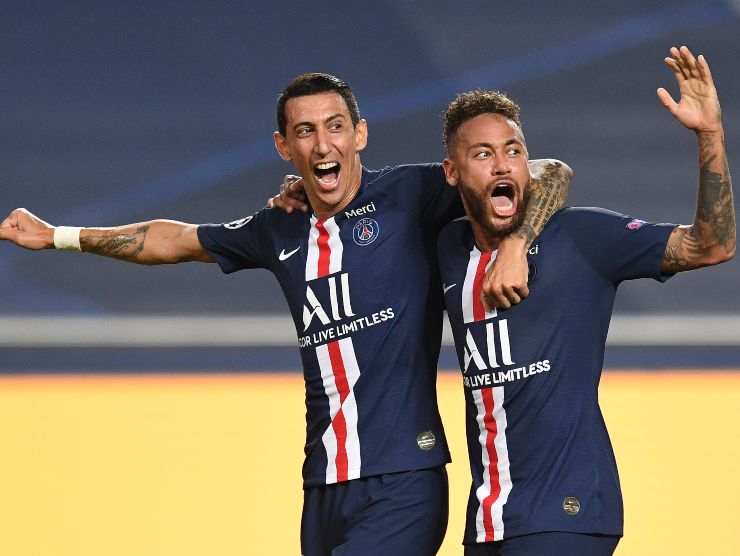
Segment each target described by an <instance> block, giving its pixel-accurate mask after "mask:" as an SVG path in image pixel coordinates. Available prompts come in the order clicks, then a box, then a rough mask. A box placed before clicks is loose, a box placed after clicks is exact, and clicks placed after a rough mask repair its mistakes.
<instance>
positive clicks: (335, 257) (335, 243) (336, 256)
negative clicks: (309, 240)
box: [324, 216, 344, 274]
mask: <svg viewBox="0 0 740 556" xmlns="http://www.w3.org/2000/svg"><path fill="white" fill-rule="evenodd" d="M324 229H325V230H326V231H327V232H329V250H330V252H331V255H330V256H329V274H334V273H335V272H339V271H340V270H342V253H343V252H344V247H343V246H342V240H341V239H340V238H339V226H337V223H336V222H334V217H333V216H332V217H331V218H327V219H326V220H325V221H324Z"/></svg>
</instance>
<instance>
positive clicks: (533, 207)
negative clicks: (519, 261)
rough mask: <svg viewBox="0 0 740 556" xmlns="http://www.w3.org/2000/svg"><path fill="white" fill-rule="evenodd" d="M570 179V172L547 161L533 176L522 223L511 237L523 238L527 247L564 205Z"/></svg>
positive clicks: (555, 163) (561, 165) (557, 163)
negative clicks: (530, 193)
mask: <svg viewBox="0 0 740 556" xmlns="http://www.w3.org/2000/svg"><path fill="white" fill-rule="evenodd" d="M535 170H536V169H535ZM571 177H572V174H571V172H570V170H569V169H566V168H565V167H564V166H563V164H561V163H560V162H558V161H548V162H547V164H546V165H545V166H544V168H542V171H541V172H540V173H539V175H536V176H535V175H533V176H532V184H531V185H530V187H531V191H532V195H531V197H530V199H529V205H528V206H527V213H526V215H525V217H524V222H522V225H521V226H520V227H519V229H518V230H517V231H516V232H513V233H512V235H513V236H516V237H520V238H523V239H524V240H525V242H526V244H527V246H529V245H530V244H531V243H532V241H533V240H534V238H535V237H537V236H538V235H540V233H542V230H543V229H544V227H545V224H547V223H548V222H549V221H550V218H552V215H553V214H555V213H556V212H557V211H558V210H560V209H561V208H562V207H563V205H564V204H565V198H566V197H567V196H568V188H569V187H570V180H571Z"/></svg>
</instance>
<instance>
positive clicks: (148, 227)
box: [0, 209, 213, 265]
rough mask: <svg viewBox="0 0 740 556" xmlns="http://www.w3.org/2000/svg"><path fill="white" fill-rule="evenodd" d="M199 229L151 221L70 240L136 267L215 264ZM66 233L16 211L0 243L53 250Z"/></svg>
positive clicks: (2, 226) (0, 226) (1, 226)
mask: <svg viewBox="0 0 740 556" xmlns="http://www.w3.org/2000/svg"><path fill="white" fill-rule="evenodd" d="M197 229H198V227H197V226H196V225H193V224H185V223H184V222H175V221H174V220H152V221H150V222H142V223H140V224H130V225H127V226H120V227H117V228H82V229H81V230H80V231H79V235H77V232H76V231H74V234H73V236H74V237H71V238H70V239H72V240H76V239H77V238H79V250H81V251H85V252H87V253H96V254H98V255H103V256H105V257H112V258H114V259H120V260H123V261H128V262H132V263H137V264H145V265H155V264H173V263H180V262H185V261H200V262H213V259H212V258H211V256H210V255H209V254H208V252H207V251H206V250H205V249H203V247H202V246H201V244H200V241H199V240H198V233H197ZM63 231H64V229H63V228H59V229H57V227H55V226H52V225H51V224H49V223H47V222H44V221H43V220H41V219H40V218H39V217H38V216H36V215H34V214H32V213H30V212H29V211H27V210H26V209H16V210H14V211H13V212H11V213H10V215H9V216H8V217H7V218H6V219H5V220H3V222H2V223H0V240H6V241H10V242H12V243H15V244H16V245H20V246H21V247H25V248H26V249H53V248H55V247H57V246H59V243H60V242H59V239H60V232H63ZM67 231H70V230H69V229H67ZM55 233H56V239H57V241H56V245H55ZM72 243H75V241H72Z"/></svg>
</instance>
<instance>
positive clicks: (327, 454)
mask: <svg viewBox="0 0 740 556" xmlns="http://www.w3.org/2000/svg"><path fill="white" fill-rule="evenodd" d="M461 214H463V210H462V205H461V203H460V201H459V199H458V195H457V192H456V190H455V189H453V188H451V187H448V186H447V184H446V183H445V178H444V173H443V171H442V169H441V166H440V165H438V164H432V165H408V166H398V167H395V168H387V169H383V170H380V171H369V170H366V169H363V172H362V184H361V188H360V190H359V192H358V194H357V196H356V197H355V198H354V200H353V201H352V203H350V204H349V206H347V207H346V208H345V209H344V210H342V211H341V212H339V213H338V214H335V215H334V216H332V217H331V218H326V219H318V218H316V217H315V216H313V215H311V214H303V213H297V212H294V213H292V214H287V213H285V212H283V211H282V210H279V209H263V210H261V211H260V212H258V213H256V214H255V215H253V216H250V217H247V218H244V219H242V220H238V221H235V222H231V223H228V224H219V225H205V226H200V227H199V228H198V237H199V238H200V241H201V243H202V245H203V247H204V248H205V249H206V250H208V252H209V253H211V255H212V256H213V257H214V258H215V259H216V261H217V262H218V264H219V265H220V266H221V269H222V270H223V271H224V272H226V273H230V272H234V271H237V270H240V269H244V268H257V267H259V268H266V269H268V270H270V271H271V272H272V273H273V274H274V275H275V276H276V278H277V280H278V282H279V283H280V286H281V287H282V290H283V293H284V294H285V297H286V299H287V301H288V305H289V307H290V312H291V314H292V316H293V321H294V323H295V328H296V332H297V335H298V346H299V348H300V353H301V360H302V363H303V371H304V376H305V382H306V419H307V428H306V436H307V439H306V446H305V454H306V459H305V463H304V466H303V479H304V486H305V487H309V486H315V485H320V484H329V483H336V482H341V481H347V480H351V479H355V478H358V477H365V476H370V475H377V474H380V473H390V472H398V471H408V470H413V469H424V468H428V467H434V466H438V465H443V464H445V463H447V462H448V461H449V460H450V456H449V452H448V449H447V441H446V439H445V435H444V431H443V429H442V423H441V420H440V417H439V412H438V409H437V399H436V394H435V384H436V373H437V360H438V357H439V348H440V341H441V334H442V308H443V301H442V293H441V288H440V279H439V270H438V265H437V256H436V243H437V238H438V236H439V231H440V230H441V229H442V227H443V226H444V225H445V224H447V223H448V222H450V221H451V220H452V219H454V218H456V217H459V216H460V215H461Z"/></svg>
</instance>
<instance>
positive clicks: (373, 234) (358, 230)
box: [352, 218, 380, 245]
mask: <svg viewBox="0 0 740 556" xmlns="http://www.w3.org/2000/svg"><path fill="white" fill-rule="evenodd" d="M378 233H380V226H378V223H377V222H376V221H375V220H373V219H372V218H362V219H360V220H358V221H357V223H356V224H355V227H354V228H353V229H352V239H353V240H355V243H356V244H357V245H370V244H371V243H372V242H373V241H375V239H376V238H377V237H378Z"/></svg>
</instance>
